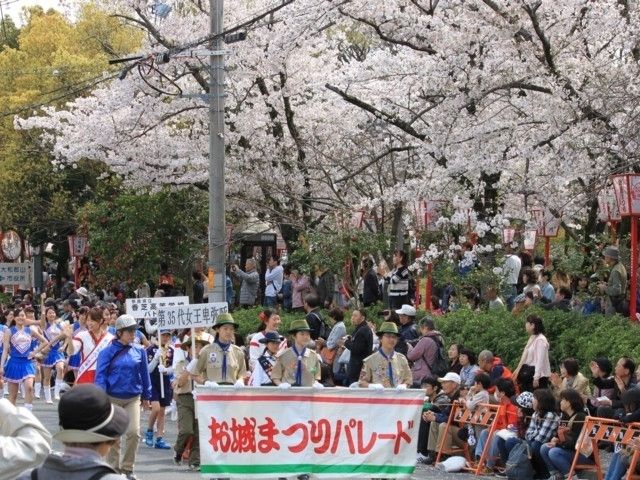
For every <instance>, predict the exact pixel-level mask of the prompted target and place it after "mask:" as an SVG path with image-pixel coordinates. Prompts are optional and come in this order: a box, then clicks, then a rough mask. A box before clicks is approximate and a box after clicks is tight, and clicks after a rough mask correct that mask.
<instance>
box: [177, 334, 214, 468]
mask: <svg viewBox="0 0 640 480" xmlns="http://www.w3.org/2000/svg"><path fill="white" fill-rule="evenodd" d="M210 337H211V335H209V334H208V333H206V332H199V333H196V334H195V336H194V339H195V340H194V341H195V342H196V345H195V354H196V358H197V357H198V356H199V355H200V352H201V351H202V349H203V348H204V347H206V346H207V345H209V344H210V343H211V340H210ZM191 343H192V342H191V339H190V338H189V339H187V340H185V341H184V342H183V343H182V344H181V345H180V348H181V350H176V351H175V354H174V356H173V374H174V376H175V379H174V381H173V382H172V383H171V387H172V388H173V393H174V394H175V396H176V404H177V407H178V438H177V439H176V444H175V446H174V447H173V449H174V450H175V452H176V454H175V456H174V457H173V461H174V463H175V464H176V465H180V464H181V463H182V456H183V454H185V451H187V450H189V458H188V462H189V468H190V469H192V470H199V469H200V441H199V438H198V417H197V416H196V411H195V400H194V398H193V393H192V392H193V382H192V381H191V375H189V371H188V369H187V366H188V365H189V363H191V362H196V359H192V358H191V356H190V353H191Z"/></svg>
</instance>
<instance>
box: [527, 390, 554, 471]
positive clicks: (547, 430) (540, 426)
mask: <svg viewBox="0 0 640 480" xmlns="http://www.w3.org/2000/svg"><path fill="white" fill-rule="evenodd" d="M533 410H534V411H533V415H532V416H531V422H530V423H529V428H528V429H527V432H526V433H525V436H524V438H525V440H526V441H527V443H528V444H529V448H530V449H531V463H532V464H533V468H534V470H535V471H536V473H537V474H538V475H539V478H547V477H548V476H549V472H548V471H547V467H546V465H545V463H544V461H543V460H542V457H541V455H540V449H541V448H542V445H544V444H545V443H547V442H549V441H551V439H552V438H553V437H556V436H557V430H558V425H559V423H560V415H558V413H557V412H556V399H555V398H554V396H553V394H552V393H551V391H550V390H549V389H547V388H538V389H537V390H536V391H535V392H533Z"/></svg>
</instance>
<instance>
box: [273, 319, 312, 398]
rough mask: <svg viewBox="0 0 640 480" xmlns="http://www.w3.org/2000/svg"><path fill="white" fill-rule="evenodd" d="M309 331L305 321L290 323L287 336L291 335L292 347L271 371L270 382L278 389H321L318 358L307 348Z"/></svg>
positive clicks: (282, 355)
mask: <svg viewBox="0 0 640 480" xmlns="http://www.w3.org/2000/svg"><path fill="white" fill-rule="evenodd" d="M310 332H311V329H310V328H309V324H308V323H307V321H306V320H294V321H292V322H291V328H290V329H289V334H290V335H293V345H292V346H291V348H287V349H286V350H285V351H284V352H282V354H281V355H280V356H279V357H278V359H277V360H276V364H275V365H274V366H273V369H272V370H271V380H272V381H273V383H274V385H277V386H279V387H280V388H291V387H292V386H294V387H315V388H323V385H322V384H321V383H320V382H319V380H320V374H321V372H320V357H319V356H318V354H316V352H314V351H313V350H310V349H309V348H307V344H308V343H309V341H310V340H311V333H310Z"/></svg>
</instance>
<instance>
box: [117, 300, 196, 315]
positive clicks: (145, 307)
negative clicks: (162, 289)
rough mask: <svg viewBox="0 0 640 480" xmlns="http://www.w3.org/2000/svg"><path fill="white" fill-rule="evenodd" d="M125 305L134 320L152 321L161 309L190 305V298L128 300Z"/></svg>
mask: <svg viewBox="0 0 640 480" xmlns="http://www.w3.org/2000/svg"><path fill="white" fill-rule="evenodd" d="M125 305H126V309H127V313H128V314H129V315H132V316H133V318H142V319H145V320H146V319H149V320H152V319H155V318H157V317H158V309H159V308H164V307H175V306H177V305H189V297H158V298H127V300H126V303H125Z"/></svg>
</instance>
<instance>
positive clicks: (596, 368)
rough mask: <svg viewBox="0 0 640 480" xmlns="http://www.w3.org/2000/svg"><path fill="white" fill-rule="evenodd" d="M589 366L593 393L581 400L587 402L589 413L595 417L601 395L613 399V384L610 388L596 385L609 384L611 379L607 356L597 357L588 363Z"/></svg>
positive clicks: (610, 368)
mask: <svg viewBox="0 0 640 480" xmlns="http://www.w3.org/2000/svg"><path fill="white" fill-rule="evenodd" d="M589 368H590V369H591V375H592V376H593V383H594V387H593V395H591V396H590V397H587V398H586V399H585V398H583V400H585V402H586V404H587V408H588V409H589V413H590V415H591V416H594V417H595V416H596V414H597V412H598V407H599V406H600V399H601V398H602V397H607V398H608V399H609V400H613V397H614V389H613V386H611V388H602V387H601V386H598V385H602V384H605V385H607V384H609V380H610V379H611V380H612V379H613V377H612V376H611V370H612V366H611V362H610V361H609V359H608V358H604V357H598V358H596V359H595V360H593V361H592V362H591V363H590V364H589Z"/></svg>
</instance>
